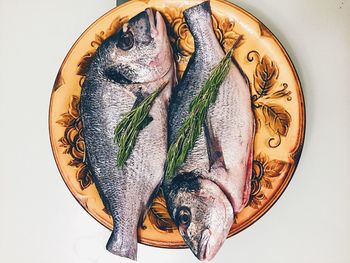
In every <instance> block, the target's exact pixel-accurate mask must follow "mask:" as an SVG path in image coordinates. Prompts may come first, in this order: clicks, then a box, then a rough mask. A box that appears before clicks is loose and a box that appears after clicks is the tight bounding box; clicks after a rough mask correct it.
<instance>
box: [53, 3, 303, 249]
mask: <svg viewBox="0 0 350 263" xmlns="http://www.w3.org/2000/svg"><path fill="white" fill-rule="evenodd" d="M199 2H201V1H183V0H182V1H181V0H165V1H164V0H150V1H140V0H134V1H130V2H127V3H126V4H124V5H122V6H119V7H117V8H114V9H113V10H111V11H110V12H108V13H107V14H105V15H104V16H102V17H101V18H99V19H98V20H97V21H96V22H95V23H93V24H92V25H91V26H90V27H89V28H88V29H87V30H86V31H85V32H84V33H83V34H82V36H81V37H80V38H79V39H78V40H77V41H76V43H75V44H74V45H73V47H72V48H71V50H70V51H69V53H68V55H67V57H66V59H65V60H64V61H63V64H62V66H61V68H60V70H59V72H58V76H57V79H56V81H55V84H54V88H53V91H52V96H51V102H50V113H49V115H50V116H49V126H50V139H51V145H52V150H53V153H54V156H55V160H56V163H57V166H58V168H59V170H60V173H61V175H62V177H63V179H64V181H65V183H66V184H67V187H68V188H69V190H70V191H71V192H72V194H73V195H74V197H75V198H76V199H77V200H78V202H79V203H80V204H81V205H82V206H83V207H84V209H85V210H86V211H87V212H88V213H90V215H92V216H93V217H94V218H95V219H96V220H97V221H99V222H100V223H102V224H103V225H105V226H106V227H108V228H109V229H112V218H111V216H110V215H109V214H108V212H107V211H106V209H105V207H104V205H103V203H102V201H101V198H100V197H99V194H98V192H97V190H96V187H95V185H94V182H93V179H92V177H91V174H90V171H89V169H88V167H87V166H86V164H85V163H84V146H85V144H84V138H83V135H82V132H81V128H82V123H81V119H80V116H79V96H80V91H81V84H82V82H83V80H84V76H85V74H86V68H87V65H88V64H89V61H90V58H91V56H92V55H93V54H94V52H95V51H96V49H97V47H98V46H99V45H100V44H101V42H102V41H103V40H104V39H106V38H107V37H108V36H110V35H111V34H112V33H113V32H115V31H116V30H118V29H119V28H120V27H121V25H122V24H123V23H124V22H126V21H127V20H128V19H129V18H131V17H133V16H134V15H136V14H137V13H139V12H141V11H143V10H144V9H145V8H147V7H152V8H154V9H157V10H159V11H160V12H161V13H162V14H163V16H164V17H165V18H166V19H167V21H168V23H169V37H170V40H171V42H172V44H173V50H174V53H175V57H176V58H177V64H178V75H179V77H181V76H182V73H183V71H184V69H185V68H186V65H187V62H188V60H189V58H190V56H191V54H192V52H193V49H194V48H193V39H192V36H191V34H190V32H189V31H188V28H187V26H186V24H185V23H184V19H183V15H182V12H183V10H184V9H186V8H188V7H189V6H191V5H194V4H197V3H199ZM211 6H212V11H213V25H214V29H215V32H216V35H217V37H218V39H219V41H220V42H221V44H222V45H223V47H224V48H225V49H227V48H228V47H230V46H231V45H232V44H233V42H234V41H235V39H236V38H237V37H238V36H239V35H243V40H242V41H241V42H240V46H239V47H238V48H237V49H236V50H235V52H234V57H235V58H236V60H237V61H238V63H239V64H240V66H241V67H242V68H243V70H244V72H245V73H246V74H247V76H248V78H249V79H250V83H251V92H252V101H253V108H254V112H255V117H256V121H257V131H256V137H255V142H254V169H253V175H252V176H253V177H252V193H251V197H250V202H249V204H248V205H247V207H246V208H245V209H244V210H243V211H242V212H240V213H239V214H238V215H237V217H236V220H235V223H234V224H233V226H232V228H231V231H230V234H229V236H232V235H234V234H236V233H238V232H239V231H241V230H243V229H245V228H246V227H248V226H249V225H251V224H253V223H254V222H255V221H256V220H258V219H259V218H260V217H261V216H262V215H263V214H264V213H265V212H266V211H267V210H268V209H269V208H270V207H271V206H272V205H273V204H274V203H275V202H276V200H277V199H278V198H279V197H280V196H281V194H282V193H283V191H284V190H285V188H286V187H287V185H288V183H289V181H290V180H291V178H292V175H293V173H294V171H295V168H296V166H297V164H298V160H299V158H300V154H301V150H302V145H303V139H304V125H305V116H304V102H303V95H302V89H301V85H300V82H299V80H298V76H297V73H296V71H295V69H294V67H293V64H292V62H291V60H290V59H289V57H288V55H287V53H286V51H285V50H284V48H283V47H282V45H281V44H280V43H279V42H278V40H277V39H276V37H275V36H274V35H273V34H272V33H271V32H270V31H269V30H268V29H267V28H266V27H265V26H264V25H263V24H262V23H261V22H260V21H258V20H257V19H256V18H255V17H254V16H252V15H250V14H249V13H247V12H246V11H244V10H242V9H241V8H239V7H237V6H235V5H233V4H231V3H228V2H224V1H214V0H212V1H211ZM138 234H139V241H140V242H141V243H143V244H147V245H152V246H157V247H167V248H180V247H185V243H184V242H183V240H182V238H181V236H180V234H179V232H178V231H177V229H176V227H175V226H174V224H173V222H172V220H171V219H170V217H169V215H168V212H167V209H166V205H165V202H164V199H163V196H162V193H161V192H160V193H159V195H158V197H156V198H155V199H154V201H153V204H152V206H151V208H150V210H149V213H148V215H147V217H146V219H145V221H144V224H143V226H141V227H140V228H139V233H138Z"/></svg>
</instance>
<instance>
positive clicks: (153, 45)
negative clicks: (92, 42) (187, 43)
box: [98, 8, 174, 84]
mask: <svg viewBox="0 0 350 263" xmlns="http://www.w3.org/2000/svg"><path fill="white" fill-rule="evenodd" d="M98 57H99V58H100V62H101V60H102V62H103V63H100V65H102V66H100V67H103V68H102V70H103V72H105V75H106V76H107V77H108V78H110V79H112V80H113V81H115V82H118V83H121V84H131V83H147V82H153V81H154V80H158V79H160V78H161V77H162V76H164V75H165V74H166V73H167V72H169V71H170V70H171V68H172V66H173V65H174V62H173V55H172V51H171V46H170V42H169V39H168V36H167V29H166V25H165V22H164V19H163V17H162V15H161V14H160V13H159V12H158V11H157V12H156V13H155V14H154V12H153V10H152V9H149V8H148V9H146V10H145V11H143V12H141V13H139V14H137V15H136V16H134V17H133V18H131V19H130V20H129V21H128V22H127V23H125V24H124V25H123V27H122V28H121V29H120V30H119V31H117V32H116V33H114V34H113V35H112V36H110V37H109V38H108V39H106V40H105V41H104V42H103V44H102V45H101V47H100V48H99V54H98Z"/></svg>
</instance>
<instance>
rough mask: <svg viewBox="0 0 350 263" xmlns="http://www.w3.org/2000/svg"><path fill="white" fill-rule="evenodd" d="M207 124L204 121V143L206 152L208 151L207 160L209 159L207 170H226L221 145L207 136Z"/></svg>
mask: <svg viewBox="0 0 350 263" xmlns="http://www.w3.org/2000/svg"><path fill="white" fill-rule="evenodd" d="M209 125H210V124H209V123H208V122H207V121H205V123H204V128H203V129H204V134H205V137H206V143H207V151H208V158H209V168H210V169H212V168H215V167H223V168H225V169H226V165H225V160H224V157H223V153H222V148H221V145H220V144H219V143H218V142H217V141H216V140H215V138H214V137H211V136H210V134H209V129H210V127H209Z"/></svg>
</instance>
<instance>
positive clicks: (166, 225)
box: [148, 191, 176, 232]
mask: <svg viewBox="0 0 350 263" xmlns="http://www.w3.org/2000/svg"><path fill="white" fill-rule="evenodd" d="M148 216H149V219H150V221H151V223H152V224H153V225H154V226H156V227H157V228H158V229H159V230H161V231H165V232H173V230H175V229H176V226H175V224H174V222H173V220H172V219H171V217H170V215H169V213H168V210H167V207H166V204H165V200H164V196H163V193H162V191H160V193H159V195H158V196H157V197H156V198H155V199H154V200H153V203H152V206H151V207H150V209H149V212H148Z"/></svg>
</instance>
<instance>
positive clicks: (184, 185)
mask: <svg viewBox="0 0 350 263" xmlns="http://www.w3.org/2000/svg"><path fill="white" fill-rule="evenodd" d="M184 17H185V20H186V23H187V25H188V27H189V30H190V31H191V33H192V35H193V37H194V43H195V52H194V54H193V55H192V57H191V59H190V61H189V64H188V66H187V69H186V71H185V73H184V77H183V79H182V80H181V81H180V83H179V85H178V86H177V87H176V89H175V91H174V94H173V96H172V99H171V103H170V107H169V109H170V110H169V140H170V141H169V143H171V142H172V141H173V140H174V139H175V136H176V133H177V132H178V129H179V128H180V127H181V124H182V123H183V121H184V119H185V117H186V116H187V115H188V111H189V104H190V102H191V101H192V100H193V98H194V97H195V96H196V95H198V93H199V92H200V90H201V88H202V87H203V85H204V83H205V81H206V80H207V79H208V77H209V75H210V72H211V71H212V70H213V68H214V67H215V66H216V65H217V64H218V63H219V62H220V61H221V60H222V59H223V57H224V56H225V54H224V51H223V49H222V47H221V46H220V44H219V42H218V40H217V38H216V36H215V33H214V31H213V27H212V21H211V8H210V3H209V2H208V1H206V2H203V3H201V4H199V5H196V6H193V7H191V8H189V9H187V10H185V12H184ZM253 139H254V116H253V112H252V108H251V97H250V91H249V82H248V81H247V80H246V77H245V75H244V73H243V72H242V71H241V69H240V68H239V66H238V64H237V62H235V61H233V62H232V63H231V66H230V71H229V73H228V75H227V77H226V78H225V80H224V82H223V83H222V85H221V86H220V89H219V93H218V96H217V99H216V102H215V103H214V104H213V105H211V107H210V108H209V112H208V116H207V119H206V122H205V125H204V127H203V132H202V134H201V136H200V137H199V139H198V140H197V142H196V145H195V147H194V149H193V150H192V151H191V152H190V153H189V155H188V157H187V159H186V162H185V164H184V165H183V166H182V167H180V168H179V169H178V170H177V171H176V173H175V177H174V179H173V180H172V181H169V180H168V181H165V182H164V189H165V196H166V199H167V205H168V210H169V213H170V214H171V216H172V218H173V220H174V221H175V223H176V225H177V226H178V228H179V231H180V233H181V235H182V237H183V238H184V240H185V242H186V243H187V245H188V246H189V247H190V248H191V250H192V252H193V253H194V254H195V255H196V256H197V257H198V259H200V260H210V259H212V258H213V257H214V256H215V255H216V253H217V252H218V250H219V249H220V247H221V246H222V244H223V243H224V241H225V240H226V237H227V235H228V233H229V230H230V228H231V226H232V224H233V221H234V214H235V213H237V212H239V211H240V210H241V209H242V208H243V207H244V206H245V205H246V203H247V201H248V199H249V194H250V180H251V170H252V163H251V162H252V149H253V145H252V144H253Z"/></svg>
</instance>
